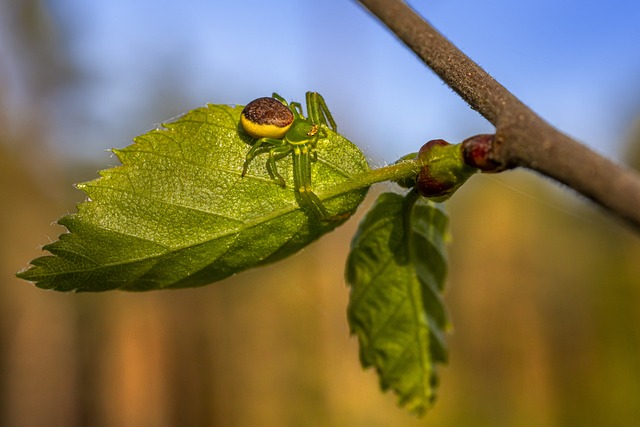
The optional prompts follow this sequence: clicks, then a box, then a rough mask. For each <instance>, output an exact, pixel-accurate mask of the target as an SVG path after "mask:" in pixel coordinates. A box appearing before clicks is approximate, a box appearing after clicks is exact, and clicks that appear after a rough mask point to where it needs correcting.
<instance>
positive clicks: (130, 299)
mask: <svg viewBox="0 0 640 427" xmlns="http://www.w3.org/2000/svg"><path fill="white" fill-rule="evenodd" d="M18 3H19V2H18ZM22 5H23V6H24V5H29V6H31V8H28V7H25V10H23V12H24V13H25V14H26V15H25V16H23V18H24V23H23V24H24V25H16V26H15V27H14V32H13V33H12V36H13V37H14V39H15V40H14V41H15V43H16V44H19V45H20V46H21V52H22V56H21V57H20V58H9V59H7V58H6V57H1V58H0V61H6V60H16V61H21V63H22V64H23V67H24V70H25V71H24V73H23V74H22V75H21V80H22V84H25V82H26V84H25V86H26V88H27V90H26V93H27V96H26V97H25V99H26V101H25V102H23V104H21V105H20V106H16V105H15V104H13V103H12V102H11V101H10V99H9V97H8V96H7V95H6V94H7V91H4V90H1V91H0V125H2V126H1V128H2V129H5V130H7V131H4V132H2V133H0V200H2V209H1V210H0V233H1V236H2V239H1V240H0V248H1V249H0V368H1V372H2V375H0V425H2V426H5V425H6V426H43V425H59V426H70V427H72V426H85V425H91V426H142V425H154V426H162V425H166V426H169V425H193V426H196V425H211V426H218V425H219V426H256V425H260V426H288V425H305V426H350V427H352V426H363V427H364V426H367V427H370V426H398V425H403V426H418V425H429V426H432V427H435V426H461V425H473V426H492V427H495V426H510V427H512V426H531V425H544V426H573V425H580V426H602V425H607V426H629V425H633V424H634V423H636V422H637V420H638V419H640V404H639V403H640V363H639V360H640V311H639V310H637V307H638V306H640V262H638V260H639V259H640V239H638V237H637V236H635V235H632V234H631V233H630V232H629V230H627V229H625V228H623V227H621V226H619V225H617V224H616V223H614V222H613V221H612V220H610V219H609V218H606V217H604V216H602V215H601V214H600V213H598V212H597V211H596V209H594V208H592V207H591V206H589V205H588V204H587V203H584V202H582V201H581V200H580V199H579V198H577V197H575V196H574V195H573V194H571V193H570V192H568V191H565V190H562V189H559V188H557V187H556V186H554V185H553V184H550V183H548V182H546V181H542V180H540V179H539V178H538V177H536V176H533V175H531V174H527V173H524V172H510V173H507V174H504V175H503V176H500V177H497V176H496V177H490V176H477V177H473V178H472V179H471V180H470V181H469V182H468V183H467V184H466V185H465V186H464V187H463V188H461V189H460V190H459V192H458V193H457V194H456V195H455V196H454V197H453V198H452V200H451V201H450V202H449V212H450V217H451V224H452V235H453V243H452V246H451V248H450V249H451V250H450V267H451V273H450V278H449V283H448V285H447V288H448V293H447V296H446V302H447V306H448V307H449V310H450V313H451V317H452V323H453V325H454V332H453V334H451V335H450V336H449V337H448V339H449V351H450V363H449V365H448V366H447V367H444V369H442V370H441V371H440V376H441V387H440V392H439V395H440V397H439V400H438V402H437V404H436V406H435V407H434V409H433V410H432V411H431V412H430V413H429V414H428V415H427V416H426V417H425V418H424V419H423V420H416V419H414V418H412V417H411V416H410V415H408V414H406V413H405V412H404V411H402V410H399V409H398V408H397V407H396V402H395V397H394V396H393V395H389V394H382V393H381V392H380V391H379V389H378V386H377V378H376V376H375V375H374V373H373V372H370V371H369V372H363V371H362V370H361V368H360V365H359V361H358V349H357V343H356V340H355V338H353V337H350V336H349V333H348V326H347V322H346V314H345V313H346V307H347V298H348V290H347V288H346V286H345V285H344V280H343V266H344V263H345V260H346V256H347V250H348V246H349V243H350V239H351V237H352V235H353V233H354V231H355V228H356V220H355V219H354V220H352V221H350V222H349V223H348V224H346V225H345V226H343V227H342V228H340V229H339V230H338V231H336V232H334V233H331V234H330V235H328V236H326V237H324V238H323V239H321V240H320V241H319V242H317V243H315V244H314V245H312V246H311V247H310V248H308V249H307V250H305V251H303V252H302V253H301V254H299V255H296V256H294V257H292V258H290V259H287V260H285V261H282V262H280V263H278V264H276V265H273V266H269V267H266V268H261V269H256V270H251V271H248V272H246V273H243V274H241V275H238V276H235V277H232V278H230V279H228V280H225V281H223V282H220V283H218V284H215V285H212V286H208V287H205V288H201V289H189V290H179V291H166V292H152V293H145V294H130V293H120V292H113V293H107V294H99V295H90V294H59V293H53V292H47V291H43V290H40V289H37V288H35V287H34V286H30V285H29V284H27V283H25V282H23V281H21V280H18V279H16V278H15V277H14V273H15V271H17V270H18V269H21V268H23V267H26V266H27V263H28V262H29V260H31V259H32V258H34V257H36V256H39V255H40V254H41V251H40V245H42V244H43V243H45V242H46V241H47V239H50V240H53V239H55V238H57V235H58V234H59V233H61V232H62V231H63V230H62V229H61V228H59V227H56V226H53V225H51V223H52V222H53V221H54V220H55V219H57V218H59V217H60V216H62V215H64V214H66V213H67V212H69V211H72V210H73V204H74V202H77V201H79V199H80V198H81V197H82V195H81V193H80V192H79V191H76V190H74V189H73V188H72V187H71V183H73V182H79V181H84V180H87V179H91V178H93V177H95V176H96V175H95V171H96V170H98V169H101V168H103V167H104V165H103V164H100V165H95V164H69V163H64V162H63V156H58V155H54V153H53V152H52V151H51V149H50V146H49V145H48V143H49V134H50V123H51V120H52V111H50V110H49V109H48V108H47V104H46V103H43V102H40V101H41V99H42V97H43V96H46V94H47V93H51V92H53V91H55V89H56V87H58V86H59V85H62V84H70V83H69V82H70V81H73V73H72V72H70V71H69V70H68V69H67V68H65V64H64V52H60V51H57V50H56V49H60V46H57V45H56V44H55V43H49V42H48V41H50V40H52V38H51V37H49V36H50V34H49V33H47V32H46V31H45V33H43V34H42V33H41V31H42V28H43V26H42V25H39V24H38V22H39V19H40V18H41V15H40V14H41V12H42V11H41V10H40V9H39V8H38V5H39V3H37V2H34V1H25V2H22ZM4 7H8V6H4ZM39 17H40V18H39ZM0 55H2V53H0ZM52 58H56V61H62V62H63V63H62V64H59V65H58V66H56V67H53V68H52V67H51V64H52V62H51V61H52ZM60 58H62V59H60ZM0 64H1V63H0ZM47 67H49V68H47ZM42 70H48V72H43V71H42ZM16 84H17V83H16V81H14V80H12V77H10V76H8V75H5V74H2V73H0V88H10V87H11V88H12V87H14V85H16ZM175 90H176V91H178V88H176V89H175ZM452 96H453V95H452ZM156 101H157V100H150V105H149V108H150V109H153V108H154V107H155V108H158V109H161V108H162V106H161V105H154V103H156ZM163 118H165V117H164V116H162V115H161V114H160V113H159V117H158V121H160V120H162V119H163ZM631 140H632V141H633V146H632V148H630V150H629V152H630V153H636V154H635V157H634V160H633V161H634V164H635V165H636V166H637V165H638V160H637V159H638V158H637V153H638V152H640V151H639V150H638V147H639V146H640V138H638V137H637V136H636V137H635V138H631ZM117 144H118V142H114V145H117ZM393 160H394V159H389V161H393ZM374 196H375V191H372V194H371V197H374ZM370 200H372V199H370ZM359 214H360V215H362V212H359Z"/></svg>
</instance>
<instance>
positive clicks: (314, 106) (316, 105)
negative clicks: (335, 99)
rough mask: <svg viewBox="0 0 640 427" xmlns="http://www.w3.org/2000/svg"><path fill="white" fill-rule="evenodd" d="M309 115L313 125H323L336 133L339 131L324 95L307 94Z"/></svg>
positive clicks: (316, 93)
mask: <svg viewBox="0 0 640 427" xmlns="http://www.w3.org/2000/svg"><path fill="white" fill-rule="evenodd" d="M306 98H307V115H308V116H309V120H310V121H311V123H313V124H318V125H320V124H322V125H325V126H328V127H329V128H330V129H331V130H333V131H334V132H337V131H338V126H337V125H336V122H335V120H333V116H332V115H331V112H330V111H329V107H327V103H326V102H325V101H324V98H323V97H322V95H320V94H319V93H318V92H307V94H306Z"/></svg>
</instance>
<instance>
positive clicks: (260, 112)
mask: <svg viewBox="0 0 640 427" xmlns="http://www.w3.org/2000/svg"><path fill="white" fill-rule="evenodd" d="M306 101H307V116H308V117H307V118H305V117H304V115H303V113H302V106H301V105H300V104H299V103H297V102H292V103H291V104H288V103H287V102H286V101H285V100H284V99H283V98H282V97H281V96H279V95H278V94H276V93H274V94H273V97H271V98H258V99H256V100H254V101H251V102H250V103H249V104H247V105H246V106H245V107H244V109H243V110H242V114H241V116H240V123H241V124H242V128H243V129H244V130H245V132H247V133H248V134H249V135H250V136H252V137H254V138H256V139H257V140H256V141H255V142H254V144H253V146H252V147H251V149H250V150H249V152H248V153H247V157H246V159H245V162H244V166H243V169H242V176H245V175H246V173H247V170H248V167H249V163H251V161H252V160H253V159H254V158H255V157H256V156H258V155H260V154H269V160H268V161H267V171H268V172H269V175H270V176H271V178H273V180H274V181H275V182H276V183H277V184H278V185H280V186H282V187H285V180H284V178H283V177H282V175H280V173H279V172H278V169H277V167H276V161H278V160H280V159H282V158H284V157H286V156H288V155H289V154H292V156H293V181H294V185H295V190H296V191H297V193H298V194H299V195H300V199H301V200H302V201H303V202H304V204H305V205H306V206H307V207H308V208H310V209H311V210H312V211H313V213H314V214H315V215H316V216H317V217H318V218H320V219H322V220H326V219H328V218H329V214H328V212H327V210H326V208H325V207H324V205H323V204H322V201H321V200H320V199H319V198H318V196H317V195H316V194H315V193H314V192H313V187H312V185H311V163H312V162H313V161H315V160H316V159H317V153H316V150H315V147H316V144H317V143H318V140H319V139H321V138H326V137H327V131H326V129H327V128H330V129H331V130H333V131H334V132H335V131H337V127H336V123H335V121H334V120H333V117H332V116H331V113H330V112H329V109H328V108H327V104H326V103H325V101H324V98H322V96H321V95H320V94H318V93H316V92H307V94H306Z"/></svg>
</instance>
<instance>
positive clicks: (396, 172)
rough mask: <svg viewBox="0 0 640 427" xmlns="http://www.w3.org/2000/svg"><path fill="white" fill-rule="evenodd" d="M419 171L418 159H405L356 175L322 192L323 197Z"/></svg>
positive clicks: (393, 179)
mask: <svg viewBox="0 0 640 427" xmlns="http://www.w3.org/2000/svg"><path fill="white" fill-rule="evenodd" d="M419 171H420V164H419V163H418V162H417V161H415V160H405V161H402V162H399V163H395V164H393V165H389V166H384V167H381V168H378V169H372V170H370V171H368V172H364V173H361V174H358V175H354V176H353V177H351V179H349V180H348V181H345V182H343V183H341V184H339V185H336V186H335V187H331V188H330V189H329V190H327V191H324V192H322V196H323V198H331V197H335V196H338V195H340V194H343V193H348V192H350V191H353V190H357V189H359V188H363V187H369V186H371V185H373V184H375V183H378V182H384V181H397V180H400V179H402V178H409V177H411V176H415V175H417V174H418V172H419Z"/></svg>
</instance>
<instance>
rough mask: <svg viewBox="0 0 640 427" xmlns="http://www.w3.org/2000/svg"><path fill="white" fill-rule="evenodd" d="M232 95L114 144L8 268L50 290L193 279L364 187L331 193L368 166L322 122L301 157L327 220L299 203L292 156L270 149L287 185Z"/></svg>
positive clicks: (272, 250) (236, 268) (230, 264)
mask: <svg viewBox="0 0 640 427" xmlns="http://www.w3.org/2000/svg"><path fill="white" fill-rule="evenodd" d="M241 111H242V106H236V107H231V106H227V105H208V106H207V107H203V108H199V109H196V110H193V111H190V112H188V113H186V114H185V115H184V116H182V117H180V118H179V119H177V120H176V121H174V122H172V123H167V124H165V125H163V126H162V127H160V128H158V129H156V130H152V131H150V132H148V133H146V134H144V135H141V136H139V137H137V138H135V139H134V144H132V145H130V146H129V147H127V148H124V149H121V150H114V153H115V154H116V155H117V156H118V158H119V159H120V161H121V162H122V166H119V167H115V168H112V169H108V170H105V171H102V172H101V177H100V178H99V179H97V180H94V181H90V182H87V183H84V184H80V185H78V188H80V189H81V190H83V191H84V192H85V193H86V194H87V196H88V200H87V201H86V202H84V203H81V204H79V205H78V212H77V213H76V214H73V215H69V216H65V217H64V218H62V219H61V220H60V221H59V223H60V224H61V225H63V226H65V227H66V228H67V229H68V231H69V233H66V234H63V235H61V236H60V240H58V241H56V242H54V243H52V244H49V245H47V246H45V247H44V249H45V250H47V251H49V252H50V253H51V254H52V255H51V256H44V257H41V258H38V259H35V260H34V261H33V262H32V267H31V268H30V269H28V270H26V271H23V272H21V273H19V274H18V276H19V277H21V278H23V279H26V280H29V281H33V282H36V285H37V286H39V287H42V288H49V289H56V290H59V291H69V290H77V291H104V290H109V289H123V290H130V291H142V290H151V289H163V288H181V287H191V286H201V285H206V284H208V283H211V282H214V281H216V280H220V279H223V278H225V277H228V276H230V275H232V274H234V273H237V272H240V271H242V270H245V269H247V268H250V267H255V266H259V265H264V264H267V263H271V262H274V261H277V260H279V259H282V258H284V257H286V256H288V255H290V254H292V253H294V252H296V251H298V250H300V249H301V248H302V247H304V246H305V245H307V244H309V243H310V242H312V241H313V240H315V239H317V238H318V237H320V236H321V235H322V234H324V233H326V232H328V231H330V230H332V229H334V228H335V227H337V226H338V225H340V224H341V223H342V222H344V221H345V220H346V219H347V218H348V217H349V216H350V215H351V214H352V213H353V212H354V211H355V209H356V208H357V206H358V205H359V204H360V202H361V201H362V199H363V198H364V196H365V195H366V192H367V188H362V189H358V190H351V191H347V192H345V193H342V194H337V195H336V194H335V191H334V193H333V194H331V189H332V188H334V187H335V186H336V185H338V184H340V183H343V182H345V181H348V180H349V179H350V177H351V176H353V175H354V174H358V173H362V172H365V171H368V170H369V167H368V165H367V162H366V159H365V157H364V156H363V154H362V152H361V151H360V150H359V149H358V148H357V147H356V146H354V145H353V144H352V143H351V142H349V141H348V140H346V139H345V138H343V137H342V136H340V135H338V134H336V133H334V132H331V131H330V130H328V129H327V134H328V137H327V138H326V139H322V140H320V141H319V142H318V144H317V154H318V158H317V161H315V162H313V163H312V182H313V185H314V192H315V193H316V194H317V196H318V197H319V198H320V199H321V200H322V201H323V203H324V205H325V206H326V208H327V210H328V211H329V213H331V214H332V215H335V216H336V217H338V218H339V219H338V220H335V221H320V220H318V219H317V218H315V217H314V216H313V215H312V214H311V213H310V212H307V211H306V210H305V209H304V208H301V205H300V203H299V201H298V197H299V195H298V194H297V193H296V192H295V191H294V190H293V188H294V187H293V174H292V163H291V156H288V157H287V158H284V159H281V160H278V171H279V172H280V173H281V174H282V175H283V176H284V178H285V180H286V188H282V187H280V186H279V185H277V184H276V183H275V182H274V180H273V179H272V178H271V177H270V176H269V173H268V171H267V169H266V161H267V155H261V156H258V157H257V158H255V159H254V160H253V161H252V162H251V164H250V167H249V170H248V173H247V175H246V176H245V177H241V176H240V175H241V172H242V166H243V162H244V160H245V156H246V154H247V152H248V150H249V148H250V145H249V143H250V142H252V140H251V139H250V138H249V137H247V136H245V135H244V134H243V133H240V132H239V131H238V129H239V120H240V113H241Z"/></svg>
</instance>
